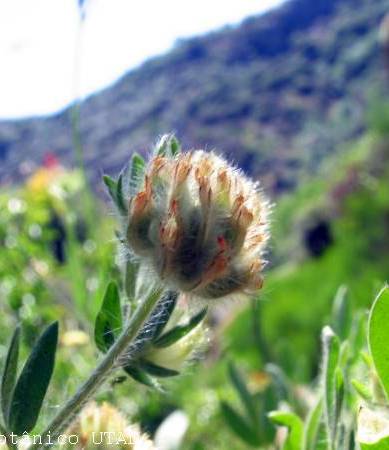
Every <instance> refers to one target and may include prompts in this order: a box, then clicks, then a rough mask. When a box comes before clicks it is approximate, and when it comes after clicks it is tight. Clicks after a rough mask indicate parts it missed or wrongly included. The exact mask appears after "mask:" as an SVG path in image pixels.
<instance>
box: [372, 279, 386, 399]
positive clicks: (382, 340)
mask: <svg viewBox="0 0 389 450" xmlns="http://www.w3.org/2000/svg"><path fill="white" fill-rule="evenodd" d="M388 323H389V287H388V286H385V287H384V288H383V289H382V290H381V291H380V293H379V294H378V296H377V298H376V299H375V301H374V303H373V306H372V308H371V310H370V316H369V322H368V340H369V349H370V354H371V356H372V358H373V362H374V366H375V368H376V371H377V374H378V377H379V379H380V381H381V384H382V386H383V388H384V390H385V393H386V397H387V398H388V399H389V346H388V342H389V327H388Z"/></svg>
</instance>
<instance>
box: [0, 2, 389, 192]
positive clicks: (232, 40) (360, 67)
mask: <svg viewBox="0 0 389 450" xmlns="http://www.w3.org/2000/svg"><path fill="white" fill-rule="evenodd" d="M387 11H389V0H375V1H374V2H371V1H370V0H319V1H315V2H312V1H311V0H290V1H289V2H288V3H286V4H285V5H283V6H282V7H280V8H278V9H277V10H274V11H272V12H269V13H267V14H265V15H263V16H259V17H253V18H250V19H248V20H246V21H245V22H244V23H242V24H241V25H240V26H239V27H235V28H234V27H230V28H225V29H223V30H221V31H218V32H214V33H212V34H209V35H207V36H204V37H198V38H194V39H190V40H186V41H182V42H180V43H179V44H178V45H177V46H176V47H175V48H174V49H173V50H172V51H171V52H170V53H168V54H167V55H165V56H161V57H158V58H155V59H153V60H150V61H149V62H147V63H145V64H144V65H143V66H141V67H140V68H139V69H137V70H134V71H132V72H130V73H128V74H127V75H126V76H124V77H123V78H122V79H121V80H119V81H118V82H117V83H116V84H115V85H114V86H113V87H111V88H109V89H107V90H105V91H103V92H101V93H98V94H96V95H94V96H92V97H91V98H89V99H87V100H86V101H85V102H84V104H83V105H82V108H81V135H82V141H83V144H84V150H85V156H86V162H87V167H88V168H89V169H90V171H91V173H92V174H96V173H100V172H101V171H102V170H105V171H109V172H112V171H116V170H118V169H119V168H120V166H121V165H122V164H123V163H124V162H125V161H126V160H127V158H128V154H129V152H130V151H132V150H134V149H137V150H138V151H139V150H143V151H147V149H148V148H149V147H150V143H151V142H153V141H154V140H155V138H156V136H157V135H159V134H162V133H165V132H168V131H174V132H176V133H177V134H178V136H179V137H180V139H181V140H182V141H183V143H184V145H185V146H189V147H191V146H206V147H207V148H213V147H216V148H217V149H220V150H221V151H224V152H227V153H229V154H230V155H231V156H232V157H233V158H234V159H235V160H237V161H238V162H239V164H240V165H242V166H243V167H244V168H246V169H247V170H249V171H251V172H252V173H254V174H258V175H261V176H262V178H263V179H264V182H265V184H266V185H267V187H268V188H271V189H273V191H275V192H276V193H277V192H280V191H282V190H285V189H290V188H293V187H294V186H295V185H296V184H297V183H296V180H298V179H300V178H301V177H302V176H304V175H305V174H307V173H311V172H312V171H313V170H315V169H316V168H317V167H318V166H319V164H320V161H321V160H322V159H323V158H324V157H325V156H326V155H327V154H328V153H331V152H333V151H335V150H334V149H335V148H339V145H338V144H339V142H343V141H345V140H347V139H349V138H350V137H354V136H355V135H356V134H357V133H358V132H360V131H361V130H362V129H363V126H364V105H365V102H366V98H367V96H368V92H369V89H371V86H373V85H374V84H375V83H376V82H377V81H378V80H380V78H382V63H381V54H380V53H381V51H380V48H379V45H378V44H377V38H376V36H377V28H378V25H379V23H380V21H381V20H382V18H383V16H384V15H385V13H386V12H387ZM48 151H51V152H55V153H57V154H58V155H59V156H60V158H61V159H62V160H64V161H65V162H67V163H69V162H71V161H72V144H71V127H70V120H69V111H64V112H62V113H60V114H58V115H55V116H52V117H49V118H43V119H29V120H23V121H17V122H2V123H0V163H1V164H0V177H1V179H3V180H7V179H14V178H15V177H16V176H18V173H19V172H20V171H23V170H24V168H25V166H24V165H23V164H22V163H23V162H25V161H26V159H30V160H32V161H35V162H36V161H38V162H39V161H41V159H42V156H43V155H44V154H45V153H46V152H48Z"/></svg>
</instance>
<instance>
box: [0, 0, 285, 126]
mask: <svg viewBox="0 0 389 450" xmlns="http://www.w3.org/2000/svg"><path fill="white" fill-rule="evenodd" d="M281 1H282V0H224V1H223V2H221V1H216V0H213V1H212V0H196V1H194V0H186V1H185V0H181V1H180V0H164V1H163V2H162V1H158V0H139V1H137V2H135V1H133V0H89V2H88V3H87V18H86V21H85V23H84V27H83V31H82V35H81V46H80V47H79V48H80V51H79V55H80V66H79V74H78V76H76V75H75V70H74V68H75V48H76V42H80V41H77V30H78V17H79V16H78V9H77V2H76V0H34V1H31V0H0V64H1V71H0V117H17V116H23V115H32V114H45V113H49V112H53V111H55V110H58V109H60V108H61V107H63V106H65V105H66V104H67V103H69V102H70V101H71V99H72V97H73V96H74V93H75V78H77V79H78V81H77V85H78V91H79V93H82V94H88V93H91V92H93V91H95V90H97V89H100V88H102V87H104V86H106V85H107V84H109V83H112V82H113V81H114V80H115V79H117V78H118V77H119V76H121V75H122V74H123V73H124V72H125V71H126V70H128V69H129V68H131V67H134V66H136V65H138V64H140V63H141V62H142V61H143V60H145V59H146V58H148V57H150V56H153V55H155V54H158V53H162V52H164V51H166V50H168V49H169V48H170V47H171V46H172V44H173V43H174V41H175V40H176V39H177V38H180V37H185V36H191V35H193V34H200V33H204V32H206V31H209V30H211V29H214V28H217V27H220V26H222V25H223V24H226V23H236V22H238V21H240V20H241V19H242V18H244V17H245V16H248V15H250V14H256V13H258V12H261V11H264V10H266V9H268V8H270V7H272V6H274V5H276V4H279V3H281Z"/></svg>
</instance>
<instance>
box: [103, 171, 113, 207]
mask: <svg viewBox="0 0 389 450" xmlns="http://www.w3.org/2000/svg"><path fill="white" fill-rule="evenodd" d="M103 181H104V184H105V185H106V186H107V189H108V193H109V195H110V197H111V198H112V200H113V201H114V202H115V203H116V181H115V180H114V179H113V178H111V177H110V176H109V175H103Z"/></svg>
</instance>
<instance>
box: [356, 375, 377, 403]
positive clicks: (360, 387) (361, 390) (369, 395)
mask: <svg viewBox="0 0 389 450" xmlns="http://www.w3.org/2000/svg"><path fill="white" fill-rule="evenodd" d="M351 385H352V386H353V388H354V389H355V390H356V392H357V393H358V395H359V396H360V397H362V398H363V399H364V400H367V401H372V400H373V392H372V391H371V389H370V388H369V387H367V386H365V385H364V384H363V383H361V382H360V381H358V380H355V379H353V380H351Z"/></svg>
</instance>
